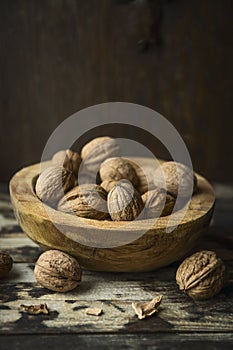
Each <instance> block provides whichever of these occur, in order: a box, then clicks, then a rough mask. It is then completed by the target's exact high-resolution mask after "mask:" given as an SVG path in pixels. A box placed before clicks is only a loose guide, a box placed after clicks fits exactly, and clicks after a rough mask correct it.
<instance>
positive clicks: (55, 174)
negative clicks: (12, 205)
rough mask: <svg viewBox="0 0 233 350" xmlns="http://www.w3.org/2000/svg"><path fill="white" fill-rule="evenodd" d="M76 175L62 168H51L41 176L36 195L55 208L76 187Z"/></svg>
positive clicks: (38, 180) (37, 183)
mask: <svg viewBox="0 0 233 350" xmlns="http://www.w3.org/2000/svg"><path fill="white" fill-rule="evenodd" d="M74 183H75V176H74V174H73V173H72V172H71V171H70V170H67V169H65V168H63V167H62V166H50V167H48V168H46V169H45V170H44V171H42V173H41V174H40V175H39V177H38V179H37V182H36V188H35V191H36V194H37V196H38V197H39V199H40V200H41V201H42V202H44V203H46V204H48V205H51V206H55V205H56V204H57V202H58V201H59V199H60V198H61V197H62V196H63V195H64V193H66V192H67V191H69V190H70V189H71V188H72V187H74Z"/></svg>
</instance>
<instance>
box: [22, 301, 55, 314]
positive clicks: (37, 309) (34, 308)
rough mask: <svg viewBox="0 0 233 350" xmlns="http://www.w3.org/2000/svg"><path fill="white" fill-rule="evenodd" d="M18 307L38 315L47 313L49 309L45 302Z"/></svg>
mask: <svg viewBox="0 0 233 350" xmlns="http://www.w3.org/2000/svg"><path fill="white" fill-rule="evenodd" d="M20 309H21V310H22V311H25V312H27V313H28V314H30V315H39V314H44V315H48V313H49V310H48V308H47V304H40V305H24V304H21V305H20Z"/></svg>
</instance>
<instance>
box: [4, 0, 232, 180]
mask: <svg viewBox="0 0 233 350" xmlns="http://www.w3.org/2000/svg"><path fill="white" fill-rule="evenodd" d="M123 3H124V1H117V0H116V1H113V0H112V1H109V0H99V1H92V0H85V1H82V0H69V1H65V0H56V1H53V0H48V1H40V2H38V1H37V0H31V1H30V2H28V1H27V0H22V1H7V0H5V1H1V4H0V45H1V55H0V67H1V68H0V76H1V84H0V96H1V98H0V116H1V117H0V130H2V134H1V138H0V148H1V149H2V150H5V147H6V145H7V152H5V151H3V152H1V153H0V163H1V164H2V165H4V166H3V167H2V169H1V174H0V181H3V180H9V178H10V177H11V176H12V174H13V173H14V172H16V170H17V169H20V168H22V167H23V166H25V165H29V164H32V163H35V162H37V161H39V160H40V158H41V153H42V150H43V148H44V145H45V143H46V141H47V139H48V137H49V136H50V134H51V133H52V132H53V130H54V128H55V127H57V125H58V124H59V123H61V122H62V121H63V120H64V119H65V118H66V117H68V116H69V115H71V114H72V113H74V112H76V111H78V110H80V109H82V108H84V107H87V106H90V105H93V104H97V103H102V102H108V101H127V102H134V103H139V104H142V105H146V106H148V107H151V108H153V109H155V110H157V111H158V112H160V113H161V114H163V115H164V116H165V117H167V118H168V120H169V121H171V122H172V123H173V124H174V126H175V127H176V128H177V130H178V131H179V132H180V133H181V135H182V137H183V138H184V140H185V142H186V143H187V146H188V148H189V150H190V153H191V156H192V159H193V163H194V168H195V169H196V170H197V171H198V172H201V173H202V174H203V175H204V176H205V177H208V178H210V179H213V180H217V179H218V180H231V179H232V176H233V169H232V166H231V162H229V154H228V151H229V150H231V148H232V144H231V133H232V118H231V104H232V103H231V101H232V90H233V89H232V79H231V71H232V56H233V55H232V47H231V46H230V42H231V33H232V26H233V24H232V18H231V14H232V10H233V3H232V1H231V0H225V1H224V2H223V1H220V0H205V1H202V0H190V1H188V2H187V1H185V0H174V1H165V0H162V1H160V3H161V6H162V19H161V27H160V36H161V45H160V46H159V45H154V46H152V47H151V49H150V50H149V51H148V52H144V53H141V52H138V48H137V43H138V41H139V40H141V39H144V36H145V35H146V33H147V31H148V26H150V24H151V17H153V14H151V12H150V11H149V12H148V11H147V9H146V8H145V7H144V6H143V5H141V6H136V5H135V4H133V3H131V4H129V2H128V3H127V1H125V4H123ZM159 15H160V14H159V13H158V9H156V12H155V14H154V16H155V17H158V16H159ZM107 131H109V133H110V134H111V133H113V134H114V128H111V127H109V128H107ZM98 132H99V131H98ZM105 132H106V131H105ZM102 133H103V131H102ZM117 133H118V135H121V134H122V133H125V132H124V129H123V128H121V129H119V130H118V132H117ZM96 134H97V131H93V132H92V134H91V135H89V137H90V136H92V137H94V136H96ZM134 135H135V137H136V139H137V140H139V141H141V142H144V143H145V145H147V146H148V147H151V148H153V149H154V150H155V151H156V153H157V155H158V156H160V157H161V158H165V157H166V156H168V153H167V152H166V150H165V149H164V147H162V146H161V145H160V144H159V143H158V142H157V143H155V142H154V140H153V139H152V138H151V137H148V135H145V134H143V133H142V132H141V131H137V132H136V133H133V132H132V131H129V132H128V136H134ZM86 138H87V136H85V137H84V138H83V140H82V142H83V141H85V140H86ZM16 153H17V154H16Z"/></svg>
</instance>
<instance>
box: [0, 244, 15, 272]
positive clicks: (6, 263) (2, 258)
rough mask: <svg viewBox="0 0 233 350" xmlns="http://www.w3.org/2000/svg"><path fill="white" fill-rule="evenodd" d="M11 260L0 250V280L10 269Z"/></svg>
mask: <svg viewBox="0 0 233 350" xmlns="http://www.w3.org/2000/svg"><path fill="white" fill-rule="evenodd" d="M12 265H13V260H12V257H11V256H10V254H8V253H7V252H4V251H3V250H0V278H2V277H5V276H6V275H7V274H8V273H9V272H10V270H11V269H12Z"/></svg>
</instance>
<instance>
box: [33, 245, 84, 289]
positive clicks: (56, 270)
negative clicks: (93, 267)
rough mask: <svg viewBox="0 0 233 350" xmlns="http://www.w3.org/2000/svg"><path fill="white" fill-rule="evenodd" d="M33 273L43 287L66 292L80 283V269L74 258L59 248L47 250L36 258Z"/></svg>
mask: <svg viewBox="0 0 233 350" xmlns="http://www.w3.org/2000/svg"><path fill="white" fill-rule="evenodd" d="M34 275H35V278H36V280H37V282H39V283H40V284H41V285H42V286H43V287H45V288H47V289H50V290H53V291H55V292H67V291H70V290H72V289H74V288H76V287H77V286H78V285H79V284H80V282H81V277H82V271H81V269H80V266H79V263H78V261H77V260H76V259H75V258H73V257H71V256H70V255H68V254H66V253H63V252H61V251H59V250H48V251H46V252H44V253H43V254H41V255H40V257H39V259H38V260H37V262H36V266H35V269H34Z"/></svg>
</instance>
